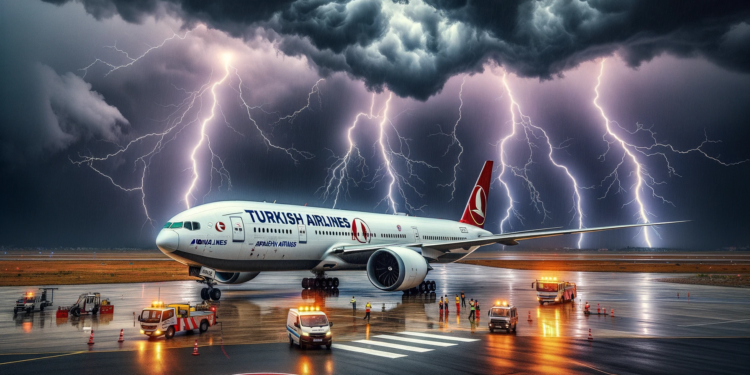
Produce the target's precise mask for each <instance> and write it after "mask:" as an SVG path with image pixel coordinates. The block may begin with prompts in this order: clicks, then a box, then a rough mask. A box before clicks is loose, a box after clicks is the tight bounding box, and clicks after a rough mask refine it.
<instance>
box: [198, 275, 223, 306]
mask: <svg viewBox="0 0 750 375" xmlns="http://www.w3.org/2000/svg"><path fill="white" fill-rule="evenodd" d="M197 281H198V282H199V283H201V284H206V285H207V287H206V288H203V289H201V299H202V300H204V301H208V300H209V299H210V300H212V301H218V300H219V299H220V298H221V290H219V289H218V288H215V287H214V286H215V285H216V282H215V281H213V280H211V279H207V278H203V280H197Z"/></svg>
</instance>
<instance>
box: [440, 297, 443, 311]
mask: <svg viewBox="0 0 750 375" xmlns="http://www.w3.org/2000/svg"><path fill="white" fill-rule="evenodd" d="M440 315H443V297H440Z"/></svg>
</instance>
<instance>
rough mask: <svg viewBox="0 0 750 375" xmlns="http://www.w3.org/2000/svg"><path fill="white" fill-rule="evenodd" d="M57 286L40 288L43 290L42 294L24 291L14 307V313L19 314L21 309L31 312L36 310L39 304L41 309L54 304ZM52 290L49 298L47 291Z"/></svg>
mask: <svg viewBox="0 0 750 375" xmlns="http://www.w3.org/2000/svg"><path fill="white" fill-rule="evenodd" d="M56 289H57V288H39V290H41V291H42V294H41V295H34V292H28V293H24V294H23V295H22V296H21V298H19V299H18V300H16V305H15V306H14V307H13V315H16V314H18V312H19V311H25V312H27V313H31V312H33V311H34V310H36V307H37V306H39V311H44V308H45V307H47V306H52V300H53V299H54V294H55V290H56ZM48 290H51V291H52V293H51V295H50V298H49V300H48V299H47V291H48Z"/></svg>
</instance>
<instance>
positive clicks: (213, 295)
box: [210, 288, 221, 301]
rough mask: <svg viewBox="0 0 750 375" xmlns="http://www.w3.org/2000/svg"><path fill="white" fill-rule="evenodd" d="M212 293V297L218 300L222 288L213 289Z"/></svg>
mask: <svg viewBox="0 0 750 375" xmlns="http://www.w3.org/2000/svg"><path fill="white" fill-rule="evenodd" d="M210 294H211V299H212V300H214V301H218V300H219V298H221V290H219V289H216V288H213V289H211V292H210Z"/></svg>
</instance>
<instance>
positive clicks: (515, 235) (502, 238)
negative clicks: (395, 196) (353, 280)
mask: <svg viewBox="0 0 750 375" xmlns="http://www.w3.org/2000/svg"><path fill="white" fill-rule="evenodd" d="M688 221H689V220H683V221H668V222H661V223H645V224H628V225H613V226H607V227H596V228H584V229H559V228H560V227H555V228H544V229H533V230H525V231H519V232H511V233H503V234H494V235H490V236H485V237H479V238H473V239H469V240H461V241H441V242H429V243H425V242H414V243H406V244H404V243H394V244H368V245H351V246H347V245H345V246H338V247H334V248H333V249H332V251H331V253H332V254H336V255H339V256H356V257H357V258H365V257H369V255H370V254H371V253H373V252H375V251H377V250H379V249H382V248H386V247H389V246H398V247H414V248H424V249H431V250H436V251H438V252H442V253H445V252H448V251H450V250H452V249H464V250H468V249H470V248H471V247H474V246H485V245H491V244H495V243H499V244H502V245H507V246H513V245H518V241H526V240H532V239H536V238H545V237H556V236H564V235H567V234H579V233H591V232H602V231H606V230H613V229H625V228H639V227H650V226H656V225H667V224H677V223H686V222H688ZM359 260H360V261H362V260H363V259H359Z"/></svg>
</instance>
